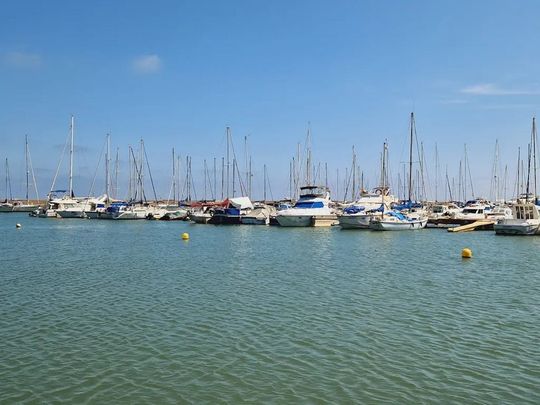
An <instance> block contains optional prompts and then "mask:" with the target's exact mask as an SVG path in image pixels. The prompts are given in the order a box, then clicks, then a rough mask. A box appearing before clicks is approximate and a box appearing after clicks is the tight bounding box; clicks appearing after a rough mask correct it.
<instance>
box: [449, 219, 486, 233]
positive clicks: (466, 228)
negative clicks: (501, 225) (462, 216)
mask: <svg viewBox="0 0 540 405" xmlns="http://www.w3.org/2000/svg"><path fill="white" fill-rule="evenodd" d="M495 222H496V221H493V220H490V219H482V220H479V221H475V222H473V223H471V224H467V225H461V226H456V227H453V228H448V232H470V231H476V230H490V229H493V225H494V224H495Z"/></svg>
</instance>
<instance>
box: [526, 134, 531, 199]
mask: <svg viewBox="0 0 540 405" xmlns="http://www.w3.org/2000/svg"><path fill="white" fill-rule="evenodd" d="M527 149H528V150H527V183H526V184H527V185H526V188H525V193H526V194H525V201H526V202H529V193H530V180H531V154H532V151H531V144H529V147H528V148H527Z"/></svg>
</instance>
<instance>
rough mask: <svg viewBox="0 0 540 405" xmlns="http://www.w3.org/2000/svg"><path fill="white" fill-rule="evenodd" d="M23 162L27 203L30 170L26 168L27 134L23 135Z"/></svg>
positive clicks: (27, 200)
mask: <svg viewBox="0 0 540 405" xmlns="http://www.w3.org/2000/svg"><path fill="white" fill-rule="evenodd" d="M24 163H25V167H26V203H27V204H28V203H29V199H28V181H29V177H30V171H29V169H28V135H25V136H24Z"/></svg>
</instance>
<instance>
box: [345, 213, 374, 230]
mask: <svg viewBox="0 0 540 405" xmlns="http://www.w3.org/2000/svg"><path fill="white" fill-rule="evenodd" d="M371 218H372V217H371V216H369V215H340V216H338V221H339V226H341V227H342V228H343V229H369V222H370V221H371Z"/></svg>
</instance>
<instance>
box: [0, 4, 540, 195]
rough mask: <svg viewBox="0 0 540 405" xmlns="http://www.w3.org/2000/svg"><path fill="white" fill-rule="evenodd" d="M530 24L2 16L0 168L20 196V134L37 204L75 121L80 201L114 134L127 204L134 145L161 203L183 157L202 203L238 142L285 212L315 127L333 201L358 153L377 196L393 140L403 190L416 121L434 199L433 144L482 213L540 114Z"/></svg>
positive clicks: (59, 7)
mask: <svg viewBox="0 0 540 405" xmlns="http://www.w3.org/2000/svg"><path fill="white" fill-rule="evenodd" d="M539 11H540V3H538V2H537V1H526V0H524V1H519V2H512V1H493V0H492V1H427V0H426V1H380V0H378V1H377V0H374V1H360V0H357V1H271V2H268V1H191V2H182V1H154V2H137V1H116V2H111V1H93V2H87V3H84V4H83V3H80V2H72V1H55V2H43V1H7V2H4V3H3V4H2V10H1V11H0V13H1V16H2V18H1V21H2V24H0V89H1V97H0V145H1V146H0V157H2V158H4V157H8V158H9V160H10V166H11V167H10V169H11V180H12V188H13V191H14V194H17V195H22V194H23V178H24V154H23V152H24V135H25V134H28V135H29V138H30V147H31V152H32V158H33V163H34V167H35V170H36V176H37V177H38V185H39V189H40V194H42V195H44V194H45V193H46V192H47V191H48V189H49V187H50V183H51V181H52V177H53V175H54V171H55V169H56V165H57V164H58V161H59V158H60V152H61V148H62V145H63V144H64V142H65V139H66V136H67V133H68V128H69V117H70V115H71V114H74V115H75V117H76V143H77V154H76V156H75V191H76V193H77V194H79V195H84V194H87V193H88V190H89V188H90V182H91V179H92V177H93V175H94V172H95V170H96V165H97V161H98V156H99V153H100V151H101V148H102V145H103V142H104V138H105V134H106V133H111V136H112V142H113V148H116V147H119V148H120V153H121V157H122V160H121V165H122V166H121V179H120V188H121V193H124V194H125V190H126V189H127V179H126V177H125V176H126V175H127V174H126V171H127V167H126V165H127V153H128V152H127V148H128V145H135V144H136V143H137V142H138V140H139V139H140V138H141V137H142V138H144V140H145V144H146V148H147V153H148V157H149V159H150V165H151V168H152V174H153V177H154V180H155V182H156V186H157V189H158V194H159V195H160V196H162V197H166V196H167V194H168V190H169V186H170V166H171V163H170V150H171V148H172V147H175V148H176V149H177V151H178V153H180V154H181V155H182V156H185V155H186V154H189V155H190V156H192V164H193V173H194V176H195V177H196V189H197V195H198V197H202V192H203V189H202V180H203V159H207V160H208V162H209V164H210V162H211V161H212V159H213V158H214V157H217V158H218V160H220V159H221V157H222V156H224V154H225V127H226V126H230V127H231V128H232V133H233V138H234V140H235V148H236V150H237V154H238V155H240V156H242V157H243V156H244V152H243V140H244V137H245V136H248V144H249V150H250V153H251V155H252V160H253V171H254V180H253V187H254V193H253V194H254V195H253V196H254V197H255V198H257V197H259V198H260V197H261V196H262V168H263V164H266V165H267V166H268V170H269V178H270V182H271V186H272V191H273V197H275V198H278V197H284V196H286V195H287V194H288V187H289V186H288V184H289V180H288V177H289V176H288V170H289V162H290V159H291V158H292V156H294V154H295V151H296V145H297V143H298V142H303V141H304V139H305V134H306V130H307V127H308V122H309V123H310V125H311V130H312V136H313V140H312V145H313V156H314V161H315V162H322V163H323V164H324V163H325V162H327V163H328V167H329V173H330V174H329V177H330V185H331V187H332V188H333V189H334V191H336V184H335V183H336V170H337V169H339V171H340V176H341V179H340V183H343V178H344V173H345V168H346V167H350V164H351V163H350V161H351V147H352V145H355V146H356V150H357V154H358V163H359V165H360V167H361V168H362V169H363V170H364V172H365V178H366V182H367V183H368V184H369V185H375V183H376V181H377V179H376V176H377V172H378V165H379V154H380V151H381V149H382V143H383V142H384V140H385V139H388V142H389V149H390V159H391V170H392V176H393V180H394V189H397V184H395V183H396V177H397V175H396V173H397V172H398V171H399V170H400V168H401V165H402V162H404V161H406V160H407V156H406V143H407V133H408V125H409V124H408V120H409V114H410V112H411V111H414V112H415V115H416V120H417V133H418V137H419V140H420V141H422V142H423V144H424V150H425V154H426V161H427V166H428V167H427V169H428V175H429V177H430V179H431V180H432V182H433V179H434V177H435V175H434V174H435V169H434V159H435V156H434V149H435V143H437V145H438V149H439V155H440V156H439V158H440V165H441V170H442V171H444V170H445V167H446V166H448V171H449V176H450V177H456V176H457V171H458V165H459V160H460V159H461V158H462V157H463V148H464V147H463V145H464V143H467V148H468V151H469V159H470V164H471V170H472V175H473V180H474V185H475V192H476V194H482V195H484V196H488V194H489V190H490V177H491V172H492V165H493V156H494V148H495V140H496V139H499V143H500V148H501V157H500V159H501V165H505V164H508V170H509V180H508V182H509V185H508V190H509V194H510V190H511V189H512V187H513V184H514V180H515V166H516V160H517V147H518V145H521V146H522V147H525V145H526V143H527V141H528V138H529V134H530V125H531V118H532V116H533V115H535V114H537V112H538V111H537V110H538V105H539V102H540V80H539V78H538V72H539V71H540V69H539V63H540V56H539V55H540V53H539V45H540V37H539V36H538V34H537V27H538V24H537V15H538V12H539ZM240 166H241V167H243V162H241V163H240ZM503 167H504V166H503ZM65 172H66V170H65V168H62V172H61V177H60V178H59V180H58V184H57V187H64V185H65V183H66V182H65ZM0 173H2V177H3V173H4V170H3V168H2V169H1V170H0ZM218 177H219V175H218ZM456 181H457V180H456ZM99 182H101V179H99ZM441 182H442V180H441ZM101 183H102V182H101ZM101 183H99V184H98V185H97V186H96V188H97V189H98V190H97V191H101V189H102V185H101ZM339 187H340V198H341V197H342V195H341V194H342V193H343V184H340V186H339ZM443 187H444V186H443V185H442V184H439V189H442V188H443ZM4 188H5V187H4V185H3V182H2V185H1V186H0V194H1V195H0V197H1V198H3V197H4V194H5V190H4ZM430 188H431V190H432V194H433V190H434V185H433V184H432V185H431V187H430ZM396 191H397V190H396ZM440 193H442V192H440ZM432 197H433V196H432ZM439 197H441V195H439Z"/></svg>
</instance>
